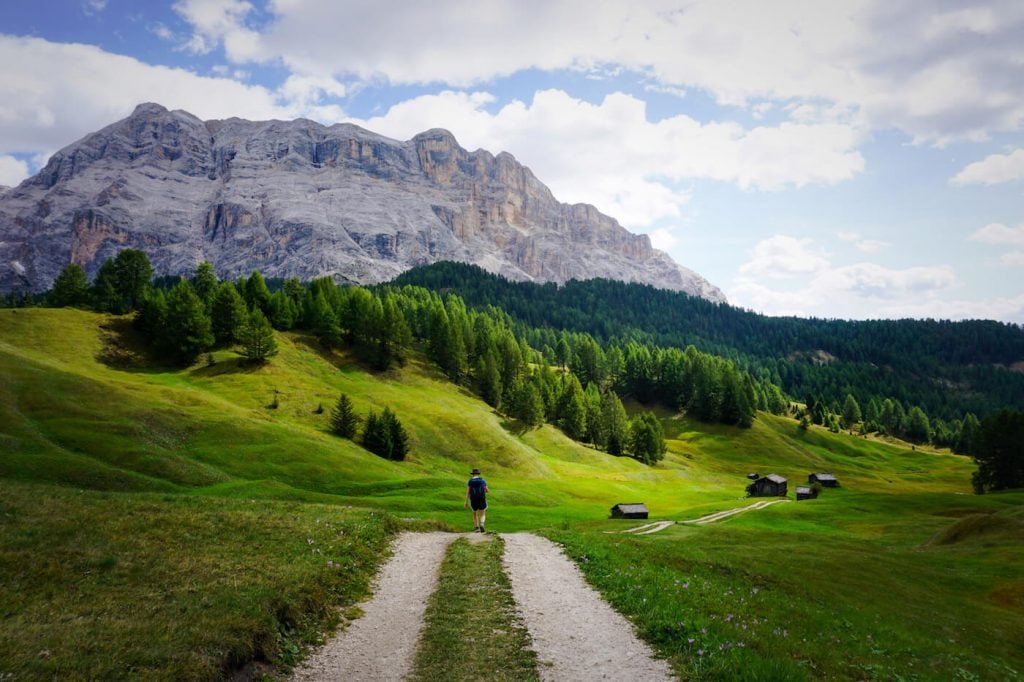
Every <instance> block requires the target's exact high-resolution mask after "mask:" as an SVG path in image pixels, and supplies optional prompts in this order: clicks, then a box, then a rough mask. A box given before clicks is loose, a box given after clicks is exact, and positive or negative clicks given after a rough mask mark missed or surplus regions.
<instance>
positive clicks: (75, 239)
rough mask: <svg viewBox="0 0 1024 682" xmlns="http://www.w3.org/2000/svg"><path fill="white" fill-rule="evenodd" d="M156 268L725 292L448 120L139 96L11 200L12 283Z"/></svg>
mask: <svg viewBox="0 0 1024 682" xmlns="http://www.w3.org/2000/svg"><path fill="white" fill-rule="evenodd" d="M129 247H130V248H137V249H141V250H143V251H145V252H146V254H147V255H148V256H149V258H150V260H151V261H152V263H153V266H154V269H155V270H156V272H157V273H158V274H169V275H176V274H186V273H191V272H192V271H193V270H194V269H195V266H196V264H197V263H199V262H200V261H202V260H209V261H211V262H212V263H213V264H214V265H215V267H216V269H217V272H218V274H219V275H220V276H221V277H237V276H239V275H242V274H248V273H249V272H251V271H252V270H254V269H259V270H261V271H262V272H263V273H264V275H265V276H268V277H291V276H296V277H299V278H300V279H303V280H305V279H310V278H313V277H320V276H325V275H327V276H332V277H334V278H336V279H337V280H338V281H347V282H356V283H361V284H369V283H375V282H381V281H386V280H388V279H391V278H392V277H394V276H395V275H397V274H399V273H401V272H403V271H404V270H407V269H408V268H410V267H413V266H416V265H423V264H427V263H433V262H436V261H440V260H455V261H462V262H467V263H475V264H477V265H480V266H481V267H483V268H485V269H487V270H489V271H491V272H496V273H499V274H502V275H505V276H507V277H509V278H511V279H516V280H536V281H553V282H564V281H566V280H569V279H589V278H594V277H605V278H609V279H617V280H623V281H635V282H643V283H647V284H651V285H654V286H656V287H660V288H664V289H673V290H681V291H686V292H688V293H691V294H695V295H698V296H703V297H704V298H707V299H710V300H713V301H724V300H725V297H724V296H723V295H722V292H721V291H719V289H718V288H717V287H715V286H714V285H712V284H711V283H710V282H708V281H707V280H705V279H704V278H702V277H700V276H699V275H697V274H696V273H694V272H692V271H690V270H687V269H686V268H683V267H681V266H679V265H677V264H676V263H675V262H674V261H673V260H672V259H671V258H670V257H669V256H668V255H667V254H665V253H664V252H661V251H658V250H656V249H653V248H651V244H650V240H649V239H648V238H647V236H646V235H635V234H632V233H630V232H629V231H627V230H626V229H624V228H623V227H622V226H620V225H619V224H618V223H617V222H616V221H615V220H614V219H612V218H609V217H608V216H606V215H603V214H602V213H600V212H599V211H598V210H597V209H595V208H594V207H593V206H589V205H586V204H575V205H568V204H562V203H559V202H558V201H557V200H556V199H555V198H554V196H552V194H551V192H550V191H549V190H548V188H547V187H545V186H544V185H543V184H542V183H541V182H540V181H539V180H537V178H535V177H534V176H533V173H531V172H530V170H529V169H528V168H526V167H524V166H522V165H521V164H519V163H518V162H517V161H516V160H515V158H513V157H512V156H511V155H510V154H507V153H501V154H498V155H497V156H494V155H492V154H490V153H489V152H486V151H483V150H477V151H475V152H468V151H466V150H465V149H463V148H462V147H460V146H459V145H458V143H457V142H456V141H455V138H454V137H453V136H452V135H451V133H449V132H447V131H445V130H428V131H427V132H425V133H421V134H419V135H417V136H416V137H414V138H413V139H411V140H409V141H406V142H399V141H396V140H392V139H389V138H386V137H382V136H380V135H376V134H374V133H371V132H369V131H367V130H364V129H362V128H359V127H358V126H354V125H351V124H337V125H333V126H330V127H324V126H322V125H319V124H317V123H314V122H312V121H307V120H301V119H300V120H296V121H259V122H253V121H243V120H240V119H235V118H233V119H229V120H226V121H206V122H204V121H200V120H199V119H198V118H196V117H195V116H192V115H191V114H189V113H187V112H184V111H168V110H166V109H165V108H163V107H161V106H160V105H157V104H142V105H139V106H138V107H137V108H136V110H135V111H134V112H133V113H132V115H131V116H129V117H128V118H126V119H124V120H123V121H119V122H117V123H114V124H112V125H110V126H108V127H106V128H104V129H103V130H100V131H98V132H96V133H93V134H91V135H88V136H87V137H85V138H84V139H82V140H80V141H79V142H76V143H74V144H72V145H70V146H69V147H66V148H65V149H62V150H61V151H59V152H57V153H56V154H55V155H54V156H53V158H51V159H50V161H49V163H47V164H46V167H45V168H43V169H42V170H41V171H40V172H39V174H38V175H36V176H35V177H33V178H30V179H28V180H26V181H25V182H23V183H22V184H21V185H20V186H18V187H16V188H13V189H8V190H6V191H4V192H3V193H2V194H0V291H9V290H11V289H14V288H18V289H25V288H28V289H31V290H33V291H40V290H45V289H47V288H49V286H50V285H51V283H52V282H53V280H54V278H55V277H56V276H57V274H58V273H59V272H60V270H61V269H62V268H63V267H64V266H65V265H67V263H68V262H76V263H79V264H81V265H82V266H83V267H85V269H86V271H87V272H88V273H89V275H90V276H92V275H94V274H95V272H96V270H98V269H99V266H100V265H101V264H102V263H103V261H104V260H106V259H107V258H109V257H112V256H114V255H116V254H117V252H118V251H120V250H121V249H124V248H129Z"/></svg>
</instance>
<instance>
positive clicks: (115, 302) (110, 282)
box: [90, 258, 126, 315]
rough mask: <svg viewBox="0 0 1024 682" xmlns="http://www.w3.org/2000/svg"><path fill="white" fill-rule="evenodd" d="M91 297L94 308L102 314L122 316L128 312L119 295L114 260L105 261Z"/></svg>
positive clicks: (97, 275)
mask: <svg viewBox="0 0 1024 682" xmlns="http://www.w3.org/2000/svg"><path fill="white" fill-rule="evenodd" d="M90 296H91V297H92V304H93V307H95V308H96V310H98V311H100V312H101V313H114V314H115V315H121V314H123V313H124V312H125V311H126V306H125V304H124V302H123V301H122V300H121V295H120V294H119V293H117V277H116V274H115V272H114V261H113V260H112V259H110V258H108V259H107V260H105V261H103V265H101V266H100V269H99V271H97V273H96V278H95V279H94V280H93V281H92V290H91V291H90Z"/></svg>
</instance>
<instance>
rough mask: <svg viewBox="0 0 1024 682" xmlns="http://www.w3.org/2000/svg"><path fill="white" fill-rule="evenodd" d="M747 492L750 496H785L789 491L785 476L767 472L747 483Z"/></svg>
mask: <svg viewBox="0 0 1024 682" xmlns="http://www.w3.org/2000/svg"><path fill="white" fill-rule="evenodd" d="M747 492H748V493H750V496H751V497H785V496H786V494H787V493H788V492H789V491H788V490H787V484H786V479H785V478H783V477H782V476H779V475H778V474H768V475H767V476H764V477H762V478H759V479H757V480H756V481H754V482H753V483H751V484H750V485H748V486H747Z"/></svg>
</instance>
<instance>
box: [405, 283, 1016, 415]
mask: <svg viewBox="0 0 1024 682" xmlns="http://www.w3.org/2000/svg"><path fill="white" fill-rule="evenodd" d="M395 283H396V284H409V285H415V286H422V287H425V288H427V289H431V290H434V291H456V292H458V293H459V295H460V296H461V297H462V298H463V300H464V301H465V302H466V304H467V305H469V306H471V307H473V308H479V307H484V306H488V305H490V306H497V307H499V308H501V309H502V310H504V311H506V312H507V313H508V314H509V315H510V316H512V318H513V319H514V320H516V321H517V322H519V323H522V324H523V325H524V326H525V327H527V328H530V329H551V330H554V331H555V332H556V333H557V332H559V331H572V332H586V333H589V334H591V335H592V336H593V337H594V338H595V339H596V340H597V341H598V342H599V343H601V344H602V345H605V344H612V345H615V344H618V345H620V346H621V345H622V344H624V343H625V342H627V341H634V342H636V343H640V344H644V345H648V346H651V347H662V348H669V347H676V348H686V347H687V346H689V345H693V346H695V347H696V348H697V349H699V350H700V351H702V352H706V353H710V354H712V355H715V356H718V357H723V358H728V359H730V360H731V361H733V362H734V363H736V364H737V365H738V366H739V367H740V368H741V369H743V370H745V371H748V372H750V373H751V374H752V375H754V376H755V377H758V378H763V379H766V380H768V381H770V382H771V383H773V384H775V385H777V386H779V387H780V388H781V389H782V390H783V391H784V392H785V393H786V394H788V395H790V396H795V397H800V398H803V397H804V396H808V395H813V396H820V397H821V398H822V399H824V400H825V401H827V402H828V403H829V404H831V403H838V404H839V405H840V406H841V405H842V402H843V401H844V400H845V397H846V394H847V393H851V394H853V395H854V396H855V397H856V399H857V400H858V401H859V402H860V403H861V404H862V405H864V406H866V405H867V403H868V402H869V401H870V400H871V399H872V398H874V399H875V400H877V401H883V400H885V399H886V398H889V399H891V400H894V401H896V400H898V401H899V402H900V403H902V404H903V405H904V406H910V405H916V406H919V407H920V408H921V409H922V410H923V411H924V412H926V413H927V414H929V415H932V416H933V417H935V418H941V419H942V420H945V421H946V422H952V421H953V420H962V419H964V418H965V417H966V415H967V414H968V413H973V414H975V415H982V416H983V415H986V414H989V413H992V412H995V411H997V410H999V409H1001V408H1005V407H1011V408H1015V409H1024V374H1021V373H1018V372H1012V371H1008V369H1007V368H1008V367H1010V366H1011V365H1013V364H1014V363H1016V362H1019V361H1021V360H1024V330H1022V329H1021V327H1020V326H1019V325H1014V324H1007V323H1001V322H994V321H989V320H966V321H961V322H950V321H946V320H868V321H848V320H826V319H816V318H810V319H806V318H796V317H767V316H764V315H759V314H756V313H753V312H751V311H748V310H743V309H740V308H736V307H734V306H730V305H725V304H718V303H712V302H710V301H707V300H705V299H702V298H699V297H694V296H689V295H687V294H685V293H681V292H673V291H665V290H660V289H655V288H653V287H651V286H649V285H643V284H636V283H624V282H616V281H611V280H603V279H595V280H587V281H583V282H580V281H570V282H566V283H565V284H564V285H561V286H557V285H555V284H551V283H548V284H536V283H531V282H511V281H509V280H507V279H505V278H503V277H501V276H499V275H494V274H491V273H488V272H486V271H484V270H483V269H481V268H479V267H477V266H474V265H467V264H463V263H435V264H433V265H429V266H423V267H419V268H414V269H412V270H409V271H407V272H405V273H403V274H402V275H400V276H399V277H398V278H397V279H396V280H395ZM818 350H821V351H825V354H824V355H818V354H816V353H815V351H818ZM907 409H910V408H909V407H908V408H907Z"/></svg>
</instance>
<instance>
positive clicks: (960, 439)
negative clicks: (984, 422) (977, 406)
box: [953, 412, 981, 455]
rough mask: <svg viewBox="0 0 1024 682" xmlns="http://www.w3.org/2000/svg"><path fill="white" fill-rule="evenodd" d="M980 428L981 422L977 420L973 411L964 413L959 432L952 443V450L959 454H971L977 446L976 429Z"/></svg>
mask: <svg viewBox="0 0 1024 682" xmlns="http://www.w3.org/2000/svg"><path fill="white" fill-rule="evenodd" d="M980 428H981V422H979V421H978V418H977V417H975V416H974V414H973V413H971V412H968V413H967V414H966V415H964V419H963V421H962V422H960V433H959V434H958V435H957V438H956V442H955V443H954V444H953V452H955V453H957V454H960V455H973V454H974V451H975V447H976V446H977V442H978V441H977V439H978V430H979V429H980Z"/></svg>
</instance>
